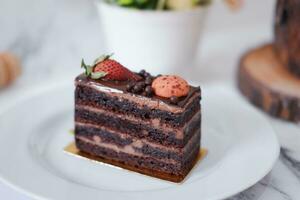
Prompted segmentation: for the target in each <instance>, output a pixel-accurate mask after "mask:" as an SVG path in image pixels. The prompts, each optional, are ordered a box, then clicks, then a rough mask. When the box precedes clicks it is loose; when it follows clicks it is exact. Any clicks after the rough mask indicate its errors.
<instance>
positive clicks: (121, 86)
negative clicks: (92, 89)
mask: <svg viewBox="0 0 300 200" xmlns="http://www.w3.org/2000/svg"><path fill="white" fill-rule="evenodd" d="M75 82H81V83H94V84H97V85H99V86H104V87H108V88H111V89H112V91H113V89H116V90H118V91H121V92H123V93H127V94H130V93H131V92H128V91H127V90H126V86H127V84H128V83H130V82H132V81H109V80H102V79H99V80H94V79H91V78H90V77H88V76H86V75H85V74H81V75H79V76H78V77H76V79H75ZM196 92H200V93H201V89H200V87H194V86H190V91H189V93H188V95H187V96H184V97H179V101H178V103H177V105H176V106H178V107H182V108H183V107H184V106H185V104H186V103H187V102H188V101H189V99H190V98H191V97H192V96H193V95H194V94H195V93H196ZM131 94H133V93H131ZM135 95H136V94H135ZM140 95H141V94H140ZM141 96H142V95H141ZM143 97H144V98H145V96H143ZM147 98H151V99H153V100H159V101H162V102H164V103H166V104H169V105H172V106H174V104H172V103H171V101H170V99H169V98H163V97H160V96H157V95H153V96H152V97H147Z"/></svg>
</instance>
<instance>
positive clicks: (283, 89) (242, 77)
mask: <svg viewBox="0 0 300 200" xmlns="http://www.w3.org/2000/svg"><path fill="white" fill-rule="evenodd" d="M238 86H239V89H240V90H241V92H242V93H243V94H244V95H245V96H246V97H247V98H248V99H249V100H250V102H251V103H253V104H254V105H255V106H257V107H259V108H261V109H262V110H264V111H266V112H267V113H269V114H270V115H272V116H274V117H278V118H281V119H285V120H289V121H293V122H300V79H298V78H296V77H295V76H293V75H292V74H291V73H289V72H288V70H287V69H286V67H284V66H283V64H282V63H281V62H280V60H279V59H278V57H277V56H276V54H275V52H274V48H273V45H272V44H269V45H265V46H262V47H259V48H257V49H254V50H251V51H250V52H248V53H247V54H246V55H245V56H244V57H243V58H242V60H241V62H240V68H239V72H238Z"/></svg>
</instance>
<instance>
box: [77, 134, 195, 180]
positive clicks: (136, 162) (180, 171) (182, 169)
mask: <svg viewBox="0 0 300 200" xmlns="http://www.w3.org/2000/svg"><path fill="white" fill-rule="evenodd" d="M76 146H77V148H78V149H80V150H81V151H83V152H86V153H88V154H91V155H95V156H98V157H102V158H105V159H108V160H114V161H117V162H120V163H123V164H125V165H129V166H133V167H135V168H140V169H148V170H152V171H153V172H164V173H168V174H170V175H176V176H182V179H183V178H184V177H185V176H186V175H187V173H188V172H189V171H190V169H191V168H192V167H193V165H194V163H195V161H196V159H197V155H198V153H199V149H200V146H199V145H197V146H195V148H194V150H193V151H192V152H190V155H189V156H188V157H187V158H186V159H185V161H183V162H181V163H167V162H163V161H160V160H158V159H156V158H153V157H148V156H146V157H142V156H135V155H132V154H128V153H123V152H117V151H114V150H112V149H109V148H105V147H99V146H97V145H95V144H92V143H89V142H85V141H82V140H79V139H76Z"/></svg>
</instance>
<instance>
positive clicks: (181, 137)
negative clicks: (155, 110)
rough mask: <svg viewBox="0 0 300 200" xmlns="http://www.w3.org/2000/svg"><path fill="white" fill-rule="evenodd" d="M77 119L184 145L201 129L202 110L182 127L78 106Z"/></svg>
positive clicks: (149, 138) (167, 143)
mask: <svg viewBox="0 0 300 200" xmlns="http://www.w3.org/2000/svg"><path fill="white" fill-rule="evenodd" d="M75 121H76V122H80V123H89V124H94V125H96V126H99V127H101V126H102V127H110V128H111V129H114V130H118V131H121V132H124V133H127V134H129V135H131V136H134V137H137V138H141V139H142V138H147V139H148V140H149V141H152V142H157V143H160V144H164V145H174V146H176V147H183V146H184V145H185V144H186V143H187V142H188V140H189V139H190V138H191V137H192V134H193V133H194V132H195V130H197V129H200V126H201V124H200V121H201V115H200V111H199V112H198V113H196V114H195V115H194V116H193V117H192V119H191V120H190V122H188V123H187V124H185V125H184V126H183V127H182V128H176V129H175V128H173V127H168V126H166V125H165V124H156V121H155V123H152V122H151V121H146V120H144V121H142V120H140V119H138V118H134V119H132V118H129V119H128V118H127V116H125V115H122V114H121V115H116V114H114V113H109V112H106V111H104V110H98V109H93V108H90V107H82V106H76V108H75Z"/></svg>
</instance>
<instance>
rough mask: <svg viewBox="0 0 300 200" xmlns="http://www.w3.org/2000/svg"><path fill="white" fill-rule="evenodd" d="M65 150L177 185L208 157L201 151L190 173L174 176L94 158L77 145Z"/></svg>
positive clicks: (97, 157)
mask: <svg viewBox="0 0 300 200" xmlns="http://www.w3.org/2000/svg"><path fill="white" fill-rule="evenodd" d="M64 150H65V152H67V153H70V154H71V155H75V156H78V157H81V158H85V159H88V160H93V161H97V162H101V163H105V164H109V165H113V166H116V167H119V168H122V169H126V170H130V171H133V172H137V173H140V174H144V175H147V176H151V177H154V178H159V179H163V180H166V181H171V182H175V183H180V182H182V181H184V179H185V178H186V176H187V175H188V173H189V172H190V171H191V170H192V168H193V167H194V166H195V165H196V164H197V163H198V162H199V161H201V160H202V159H203V158H204V157H205V156H206V155H207V150H205V149H201V150H200V149H199V152H197V159H195V160H194V161H193V162H192V164H191V166H190V169H189V170H188V172H187V173H186V174H184V175H174V174H169V173H163V172H159V171H155V170H150V169H148V168H143V167H134V166H131V165H127V164H124V163H123V162H118V161H115V160H113V159H107V158H103V157H99V156H94V155H91V154H88V153H85V152H82V151H80V150H79V149H77V147H76V145H75V143H71V144H70V145H68V146H67V147H66V148H65V149H64Z"/></svg>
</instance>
